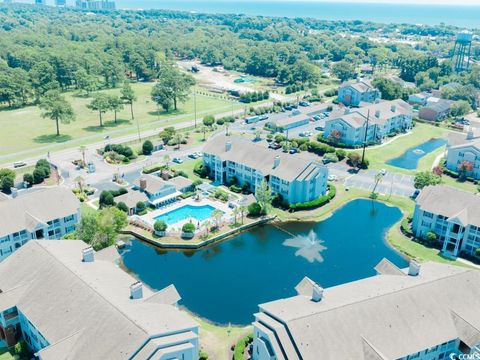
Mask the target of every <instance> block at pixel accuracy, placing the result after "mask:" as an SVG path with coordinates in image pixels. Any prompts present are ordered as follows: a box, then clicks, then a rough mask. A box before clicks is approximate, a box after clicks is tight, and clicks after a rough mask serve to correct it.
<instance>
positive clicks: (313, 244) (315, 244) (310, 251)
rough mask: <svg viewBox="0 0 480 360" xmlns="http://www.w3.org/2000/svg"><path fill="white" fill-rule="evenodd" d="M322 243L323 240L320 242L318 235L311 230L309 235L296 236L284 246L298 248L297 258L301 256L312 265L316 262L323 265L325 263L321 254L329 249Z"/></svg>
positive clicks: (285, 242)
mask: <svg viewBox="0 0 480 360" xmlns="http://www.w3.org/2000/svg"><path fill="white" fill-rule="evenodd" d="M322 243H323V240H320V239H319V238H318V237H317V234H316V233H315V232H314V231H313V230H310V232H309V233H308V235H296V236H294V237H293V238H290V239H287V240H285V241H284V242H283V245H285V246H289V247H293V248H298V250H297V251H296V252H295V256H301V257H303V258H305V259H307V260H308V261H309V262H311V263H313V262H314V261H318V262H320V263H321V262H323V257H322V255H321V254H320V253H321V252H322V251H324V250H326V249H327V248H326V247H325V246H323V245H322Z"/></svg>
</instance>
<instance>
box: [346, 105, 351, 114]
mask: <svg viewBox="0 0 480 360" xmlns="http://www.w3.org/2000/svg"><path fill="white" fill-rule="evenodd" d="M347 114H350V108H349V107H348V106H347V107H346V108H345V115H347Z"/></svg>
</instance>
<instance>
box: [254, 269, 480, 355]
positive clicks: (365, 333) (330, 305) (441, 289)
mask: <svg viewBox="0 0 480 360" xmlns="http://www.w3.org/2000/svg"><path fill="white" fill-rule="evenodd" d="M403 272H404V273H406V272H407V270H406V269H405V270H403ZM459 294H461V296H459ZM479 306H480V272H479V271H478V270H469V269H464V268H459V267H454V266H448V265H444V264H438V263H424V264H422V268H421V270H420V274H419V275H418V276H408V275H401V276H399V275H387V274H384V275H377V276H373V277H370V278H367V279H363V280H360V281H355V282H351V283H348V284H343V285H339V286H335V287H331V288H326V289H324V297H323V299H322V300H321V301H320V302H313V301H311V300H310V297H309V296H305V295H298V296H294V297H291V298H287V299H282V300H278V301H273V302H270V303H266V304H262V305H260V309H261V310H262V311H263V312H264V313H265V314H269V315H271V316H272V318H275V319H278V320H279V321H281V322H283V323H285V325H286V326H287V327H288V330H289V332H290V334H291V338H292V339H293V341H294V343H295V346H296V347H297V348H298V351H299V353H300V354H301V357H302V358H303V359H305V360H308V359H312V360H314V359H318V358H319V355H320V354H321V358H322V359H332V360H333V359H398V358H401V357H403V356H406V355H408V354H413V353H416V352H417V351H420V350H424V349H427V348H430V347H432V346H435V345H438V344H442V343H443V342H446V341H450V340H453V339H456V338H458V337H460V338H461V339H465V338H466V335H465V333H466V331H468V332H467V333H468V335H469V336H468V339H470V341H471V339H472V338H473V337H474V336H478V335H479V334H480V332H479V331H478V329H480V312H479V311H478V308H479ZM452 312H454V313H455V314H458V316H459V317H461V318H462V319H467V320H468V323H469V325H470V328H467V327H466V325H465V324H463V325H461V324H460V325H459V322H458V321H454V320H453V318H452ZM278 338H279V339H280V342H282V345H283V343H288V342H289V341H291V340H290V338H289V337H288V336H282V335H281V334H280V335H279V336H278ZM298 358H299V357H298V356H297V357H289V359H298Z"/></svg>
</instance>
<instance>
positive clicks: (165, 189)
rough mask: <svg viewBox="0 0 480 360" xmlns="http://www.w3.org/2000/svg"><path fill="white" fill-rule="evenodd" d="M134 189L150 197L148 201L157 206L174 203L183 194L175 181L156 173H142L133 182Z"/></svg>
mask: <svg viewBox="0 0 480 360" xmlns="http://www.w3.org/2000/svg"><path fill="white" fill-rule="evenodd" d="M133 189H134V190H136V191H140V192H142V193H144V194H145V195H146V197H147V198H148V203H149V204H150V205H152V206H154V207H156V208H160V207H162V206H166V205H168V204H172V203H174V202H175V201H177V198H178V197H179V196H180V195H182V192H181V191H179V190H177V187H176V185H175V184H174V183H171V182H169V181H165V180H163V179H161V178H160V177H158V176H156V175H147V174H145V175H142V177H141V178H139V179H137V180H135V181H134V183H133Z"/></svg>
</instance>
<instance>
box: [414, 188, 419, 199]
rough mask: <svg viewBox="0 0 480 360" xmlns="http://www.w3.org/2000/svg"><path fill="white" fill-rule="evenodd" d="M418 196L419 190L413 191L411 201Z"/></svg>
mask: <svg viewBox="0 0 480 360" xmlns="http://www.w3.org/2000/svg"><path fill="white" fill-rule="evenodd" d="M419 194H420V190H419V189H416V190H415V191H414V193H413V195H412V199H414V200H415V199H416V198H417V196H418V195H419Z"/></svg>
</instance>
